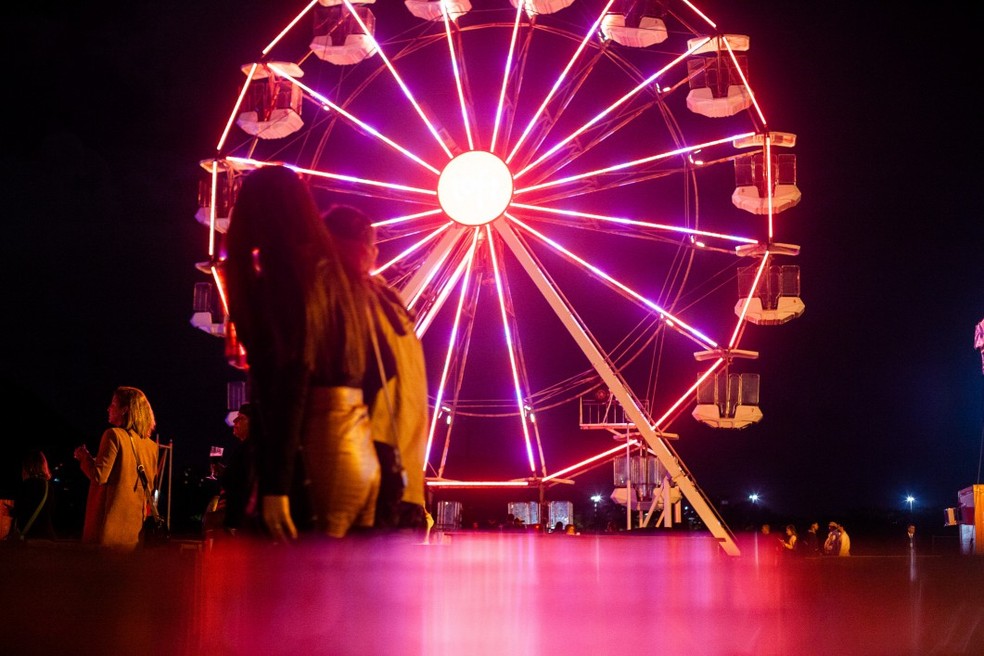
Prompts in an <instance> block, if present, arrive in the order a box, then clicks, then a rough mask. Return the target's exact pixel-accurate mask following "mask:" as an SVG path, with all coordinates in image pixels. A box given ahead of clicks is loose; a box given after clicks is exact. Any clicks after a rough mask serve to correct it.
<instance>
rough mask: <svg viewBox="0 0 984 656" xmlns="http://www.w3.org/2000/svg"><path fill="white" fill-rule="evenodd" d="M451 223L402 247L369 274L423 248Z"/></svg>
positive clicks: (376, 272)
mask: <svg viewBox="0 0 984 656" xmlns="http://www.w3.org/2000/svg"><path fill="white" fill-rule="evenodd" d="M453 225H454V223H452V222H451V221H448V222H447V223H445V224H444V225H442V226H441V227H439V228H437V229H436V230H434V231H433V232H431V233H430V234H429V235H427V236H425V237H424V238H423V239H420V240H418V241H417V242H416V243H414V244H412V245H410V246H409V247H407V248H406V249H404V250H403V251H401V252H400V253H398V254H396V255H395V256H394V257H393V258H391V259H390V260H389V261H388V262H386V263H385V264H383V265H382V266H380V267H378V268H376V269H374V270H373V271H370V272H369V273H370V274H371V275H374V276H375V275H378V274H380V273H382V272H383V271H385V270H386V269H388V268H390V267H391V266H393V265H394V264H396V263H397V262H399V261H400V260H402V259H403V258H405V257H407V256H408V255H411V254H412V253H415V252H416V251H418V250H420V249H421V248H423V247H424V246H425V245H426V244H428V243H429V242H431V241H433V240H435V239H436V238H437V237H438V236H439V235H440V234H441V233H442V232H444V231H445V230H447V229H448V228H450V227H451V226H453Z"/></svg>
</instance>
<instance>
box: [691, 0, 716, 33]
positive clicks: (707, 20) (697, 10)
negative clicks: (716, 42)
mask: <svg viewBox="0 0 984 656" xmlns="http://www.w3.org/2000/svg"><path fill="white" fill-rule="evenodd" d="M683 4H685V5H687V6H688V7H690V8H691V9H693V10H694V13H695V14H697V15H698V16H700V17H701V18H703V19H704V21H705V22H706V23H707V24H708V25H710V26H711V27H713V28H714V29H717V25H715V24H714V21H712V20H711V19H710V18H708V17H707V16H705V15H704V12H702V11H701V10H700V9H698V8H697V7H695V6H694V5H693V4H691V3H690V0H683Z"/></svg>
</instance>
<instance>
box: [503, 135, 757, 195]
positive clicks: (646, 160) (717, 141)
mask: <svg viewBox="0 0 984 656" xmlns="http://www.w3.org/2000/svg"><path fill="white" fill-rule="evenodd" d="M754 134H755V133H754V132H743V133H741V134H736V135H734V136H731V137H724V138H723V139H715V140H714V141H706V142H704V143H702V144H697V145H696V146H685V147H684V148H677V149H675V150H670V151H667V152H665V153H660V154H658V155H650V156H649V157H643V158H641V159H636V160H632V161H631V162H623V163H621V164H615V165H613V166H607V167H605V168H603V169H595V170H594V171H587V172H586V173H578V174H577V175H572V176H569V177H566V178H559V179H557V180H553V181H549V182H542V183H540V184H537V185H533V186H531V187H524V188H522V189H517V190H516V192H515V193H516V195H517V196H518V195H519V194H524V193H527V192H530V191H534V190H536V189H546V188H548V187H556V186H557V185H562V184H566V183H568V182H573V181H574V180H581V179H584V178H593V177H596V176H599V175H602V174H605V173H611V172H612V171H621V170H623V169H628V168H632V167H633V166H639V165H642V164H649V163H651V162H657V161H659V160H661V159H666V158H668V157H674V156H676V155H682V154H683V153H690V152H693V151H695V150H701V149H703V148H710V147H711V146H718V145H721V144H725V143H730V142H732V141H735V140H736V139H744V138H746V137H751V136H752V135H754ZM541 159H542V158H541ZM537 161H539V160H537ZM528 169H529V167H526V169H524V170H528ZM516 177H517V178H518V177H519V174H517V175H516Z"/></svg>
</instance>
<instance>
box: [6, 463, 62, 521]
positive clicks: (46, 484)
mask: <svg viewBox="0 0 984 656" xmlns="http://www.w3.org/2000/svg"><path fill="white" fill-rule="evenodd" d="M54 506H55V487H54V485H53V484H52V482H51V470H50V469H48V459H47V458H45V457H44V453H43V452H42V451H39V450H32V451H30V452H28V453H27V455H25V456H24V459H23V461H21V482H20V485H19V486H18V488H17V494H16V496H15V497H14V508H13V529H12V530H14V531H15V535H17V536H18V537H20V538H21V539H23V540H29V539H43V540H54V539H55V538H56V537H57V535H56V534H55V525H54V522H53V521H52V515H53V508H54Z"/></svg>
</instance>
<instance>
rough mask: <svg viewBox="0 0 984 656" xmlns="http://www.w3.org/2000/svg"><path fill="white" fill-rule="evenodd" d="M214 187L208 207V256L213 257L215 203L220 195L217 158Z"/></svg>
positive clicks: (214, 162) (213, 168)
mask: <svg viewBox="0 0 984 656" xmlns="http://www.w3.org/2000/svg"><path fill="white" fill-rule="evenodd" d="M210 173H211V174H212V187H211V190H210V191H209V204H210V205H209V208H208V257H209V259H213V258H214V257H215V203H216V202H217V200H218V195H219V163H218V161H216V160H212V170H211V171H210Z"/></svg>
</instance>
